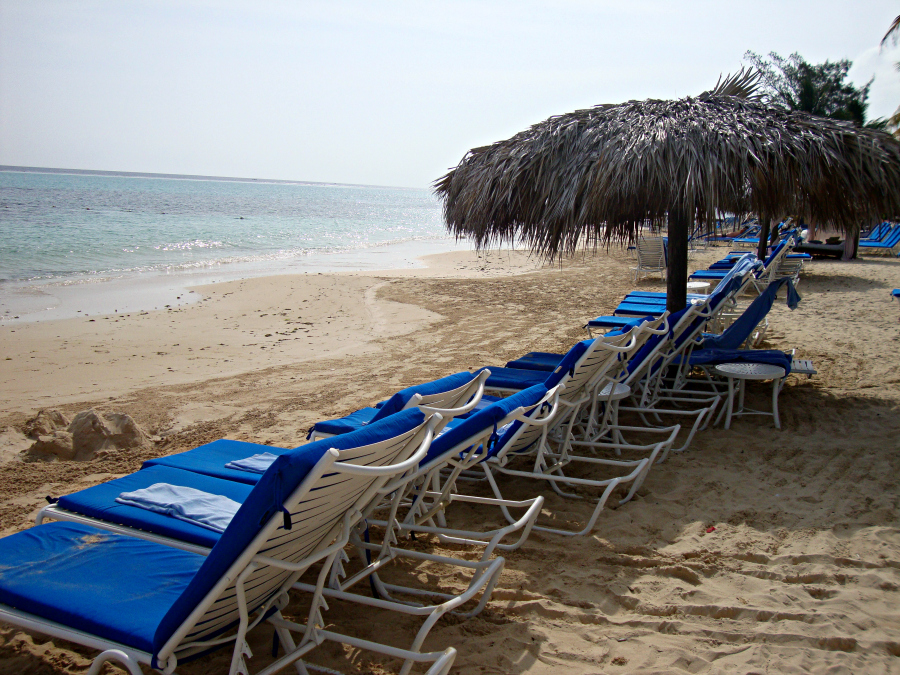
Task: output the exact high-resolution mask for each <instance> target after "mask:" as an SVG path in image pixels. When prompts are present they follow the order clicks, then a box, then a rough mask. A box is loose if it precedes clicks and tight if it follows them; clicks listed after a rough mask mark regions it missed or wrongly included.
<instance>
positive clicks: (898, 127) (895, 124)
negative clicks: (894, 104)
mask: <svg viewBox="0 0 900 675" xmlns="http://www.w3.org/2000/svg"><path fill="white" fill-rule="evenodd" d="M898 31H900V16H898V17H897V18H896V19H894V20H893V21H892V22H891V27H890V28H888V32H887V33H885V34H884V37H883V38H881V46H882V47H884V43H885V42H887V40H888V39H889V38H890V39H891V40H893V42H894V44H897V32H898ZM894 65H895V66H896V67H897V70H900V63H895V64H894ZM887 126H888V127H889V128H890V129H893V131H894V136H896V137H897V138H900V107H898V108H897V110H895V111H894V114H893V115H891V116H890V117H889V118H888V120H887Z"/></svg>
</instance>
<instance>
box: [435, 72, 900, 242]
mask: <svg viewBox="0 0 900 675" xmlns="http://www.w3.org/2000/svg"><path fill="white" fill-rule="evenodd" d="M754 85H755V83H754V82H753V81H752V77H751V79H750V80H748V75H746V74H743V73H739V74H738V76H735V77H732V78H728V79H726V80H725V82H722V81H720V82H719V84H718V85H717V86H716V88H714V89H713V90H711V91H709V92H704V93H703V94H701V95H699V96H697V97H693V98H691V97H688V98H684V99H679V100H672V101H660V100H653V99H649V100H646V101H629V102H627V103H621V104H617V105H598V106H595V107H593V108H589V109H586V110H576V111H575V112H572V113H568V114H565V115H559V116H555V117H551V118H550V119H548V120H545V121H544V122H541V123H539V124H535V125H534V126H532V127H531V128H529V129H526V130H525V131H522V132H521V133H518V134H516V135H515V136H513V137H512V138H510V139H508V140H505V141H499V142H497V143H494V144H493V145H490V146H486V147H481V148H474V149H473V150H470V151H469V152H468V153H467V154H466V156H465V157H464V158H463V159H462V161H461V162H460V163H459V165H458V166H457V167H456V168H455V169H453V170H451V171H450V172H449V173H447V174H446V175H445V176H443V177H442V178H440V179H438V180H437V181H435V184H434V189H435V192H436V194H437V195H438V196H439V197H440V198H441V199H442V200H443V202H444V218H445V220H446V223H447V226H448V228H449V229H450V231H451V232H453V233H454V234H456V235H457V236H458V237H461V236H465V237H469V238H470V239H472V240H473V241H474V243H475V244H476V246H478V247H479V248H484V247H489V246H491V245H493V244H496V243H499V242H502V241H515V240H518V241H521V242H524V243H526V244H528V245H530V246H531V247H532V248H533V249H534V250H536V251H539V252H540V253H542V254H543V255H544V256H546V257H548V258H553V257H555V256H556V255H558V254H564V253H571V252H573V251H574V250H575V249H576V247H577V246H578V245H579V243H593V244H597V243H598V242H601V241H605V242H609V241H610V240H627V239H630V238H632V237H633V236H634V234H635V232H636V230H637V229H638V228H639V227H640V226H641V225H642V224H643V223H646V222H648V221H650V222H663V221H664V220H665V218H666V215H667V213H668V212H670V211H673V210H675V209H678V210H680V211H681V212H682V213H686V214H688V215H689V216H690V217H693V218H694V219H695V220H696V221H697V222H699V223H700V224H701V225H706V224H709V223H710V222H712V221H714V219H715V215H716V212H717V211H719V212H721V211H731V212H736V213H745V212H748V211H753V212H756V213H762V214H766V215H769V216H772V217H778V216H783V215H787V214H795V215H799V216H801V217H804V218H806V219H809V220H812V221H813V222H816V223H817V224H819V225H823V226H829V227H832V228H834V229H838V230H842V231H845V232H853V231H855V230H856V229H858V228H859V227H860V226H862V225H864V224H868V223H869V222H871V221H872V220H874V219H880V218H886V217H894V216H897V215H900V143H898V142H897V141H896V140H895V139H894V138H893V137H892V136H890V135H889V134H887V133H884V132H880V131H876V130H872V129H865V128H859V127H857V126H856V125H855V124H853V123H852V122H845V121H839V120H832V119H828V118H823V117H816V116H813V115H808V114H806V113H799V112H788V111H786V110H783V109H781V108H776V107H773V106H769V105H766V104H764V103H762V102H760V101H759V100H756V98H755V97H754V95H753V92H754V88H755V87H754Z"/></svg>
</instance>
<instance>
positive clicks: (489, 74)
mask: <svg viewBox="0 0 900 675" xmlns="http://www.w3.org/2000/svg"><path fill="white" fill-rule="evenodd" d="M898 14H900V4H898V3H896V2H887V1H881V0H868V1H867V2H865V3H861V2H859V0H852V1H839V0H817V1H816V2H812V1H810V0H803V1H800V0H778V1H775V0H772V1H769V0H754V1H753V2H737V1H730V0H717V1H715V2H706V1H691V0H682V1H681V2H671V1H670V0H659V1H644V0H631V1H626V0H615V1H606V0H595V1H593V2H591V1H588V0H554V1H553V2H550V1H547V2H531V1H529V0H515V1H514V0H496V1H489V0H483V1H482V2H465V1H457V0H442V1H441V2H428V1H426V0H416V1H413V0H396V1H383V2H373V1H371V0H368V1H362V0H360V1H355V0H328V1H324V2H315V1H309V2H307V1H304V0H291V1H284V2H281V1H278V0H268V1H266V2H258V1H247V2H245V1H239V0H206V1H203V0H129V1H128V2H121V1H120V0H93V1H92V0H0V164H4V165H13V166H39V167H54V168H68V169H94V170H106V171H137V172H151V173H175V174H192V175H212V176H232V177H248V178H269V179H285V180H301V181H317V182H339V183H356V184H365V185H391V186H405V187H421V188H426V187H429V186H430V185H431V183H432V182H433V181H434V180H436V179H437V178H439V177H440V176H441V175H443V174H444V173H445V172H446V171H447V170H449V169H451V168H452V167H454V166H455V165H456V164H457V163H458V162H459V161H460V160H461V159H462V158H463V156H464V155H465V153H466V151H467V150H468V149H470V148H473V147H478V146H481V145H486V144H489V143H492V142H494V141H498V140H502V139H504V138H508V137H509V136H512V135H513V134H515V133H517V132H518V131H520V130H522V129H524V128H526V127H527V126H529V125H531V124H534V123H536V122H540V121H542V120H544V119H546V118H547V117H550V116H551V115H556V114H561V113H565V112H569V111H571V110H575V109H578V108H586V107H590V106H592V105H595V104H598V103H618V102H622V101H627V100H632V99H645V98H661V99H665V98H677V97H684V96H688V95H696V94H699V93H701V92H702V91H704V90H706V89H709V88H711V87H712V86H714V85H715V83H716V80H717V79H718V77H719V75H720V74H723V73H725V74H727V73H730V72H735V71H737V70H738V69H739V68H740V67H741V66H742V65H746V62H745V61H743V55H744V53H745V52H746V51H747V50H748V49H749V50H752V51H754V52H757V53H760V54H767V53H769V52H771V51H775V52H778V53H779V54H782V55H785V56H786V55H788V54H791V53H792V52H798V53H799V54H801V55H802V56H803V57H804V58H805V59H806V60H807V61H809V62H811V63H820V62H822V61H825V60H832V61H834V60H838V59H842V58H847V59H850V60H851V61H853V68H852V69H851V71H850V78H849V79H850V80H851V81H852V82H853V83H854V84H856V85H858V86H859V85H862V84H864V83H865V82H867V81H868V80H869V78H871V77H872V76H873V75H874V76H875V81H874V83H873V84H872V88H871V93H870V98H869V101H870V107H869V116H870V117H873V118H874V117H884V116H888V115H890V114H891V113H893V112H894V110H895V109H896V108H897V107H898V105H900V72H898V71H897V70H896V68H895V66H894V64H895V63H896V62H898V61H900V46H896V45H892V44H888V45H887V46H886V47H885V48H884V49H880V47H879V42H880V41H881V38H882V36H883V35H884V33H885V31H886V30H887V29H888V27H889V26H890V23H891V21H892V20H893V19H894V17H896V16H897V15H898Z"/></svg>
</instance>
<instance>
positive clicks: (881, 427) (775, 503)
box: [0, 248, 900, 675]
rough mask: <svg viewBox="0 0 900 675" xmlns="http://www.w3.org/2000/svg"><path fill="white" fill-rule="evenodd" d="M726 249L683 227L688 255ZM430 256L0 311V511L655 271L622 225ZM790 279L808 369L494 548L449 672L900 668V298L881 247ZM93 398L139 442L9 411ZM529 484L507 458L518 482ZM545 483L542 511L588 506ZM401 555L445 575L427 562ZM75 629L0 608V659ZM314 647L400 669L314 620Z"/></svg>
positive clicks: (513, 327)
mask: <svg viewBox="0 0 900 675" xmlns="http://www.w3.org/2000/svg"><path fill="white" fill-rule="evenodd" d="M725 251H727V249H726V248H718V249H716V248H713V249H709V250H706V251H700V252H698V253H697V254H696V255H695V256H694V258H693V259H692V261H691V268H692V269H696V268H700V267H705V266H706V265H707V264H708V263H710V262H712V261H714V260H716V259H718V258H720V257H721V256H722V254H723V252H725ZM426 262H427V264H428V267H427V268H425V269H406V270H401V271H385V272H365V273H341V274H309V275H291V276H269V277H260V278H253V279H245V280H237V281H230V282H223V283H218V284H213V285H209V286H203V287H197V288H194V289H193V290H194V291H195V292H196V293H198V294H200V295H202V297H203V299H202V300H201V301H199V302H196V303H194V304H191V305H185V306H179V307H171V308H167V309H162V310H158V311H140V312H129V313H121V314H120V313H114V314H112V315H105V316H101V315H96V316H95V315H94V314H91V316H89V317H85V318H77V319H66V320H60V321H46V322H40V323H19V324H10V325H3V326H0V336H2V337H0V400H2V405H0V490H2V494H0V532H2V534H9V533H12V532H15V531H19V530H22V529H25V528H27V527H29V526H30V525H31V523H32V522H33V518H34V516H35V514H36V512H37V511H38V509H39V508H40V507H41V506H43V505H44V504H45V503H46V502H45V496H47V495H60V494H65V493H68V492H73V491H75V490H78V489H82V488H85V487H88V486H90V485H94V484H96V483H99V482H102V481H106V480H109V479H111V478H114V477H118V476H121V475H123V474H126V473H130V472H132V471H135V470H138V469H139V468H140V465H141V463H142V462H143V461H144V460H145V459H147V458H149V457H152V456H158V455H164V454H171V453H175V452H180V451H183V450H186V449H189V448H192V447H195V446H197V445H199V444H201V443H204V442H208V441H211V440H214V439H217V438H223V437H225V438H232V439H239V440H249V441H253V442H257V443H270V444H274V445H279V446H285V447H292V446H296V445H299V444H300V443H301V442H303V440H304V438H305V435H306V431H307V429H308V428H309V427H310V426H311V425H312V424H313V423H314V422H316V421H319V420H323V419H329V418H333V417H338V416H341V415H345V414H347V413H349V412H351V411H353V410H356V409H358V408H360V407H363V406H366V405H370V404H372V403H373V402H375V401H378V400H381V399H383V398H386V397H387V396H389V395H390V394H391V393H393V392H394V391H396V390H398V389H400V388H402V387H406V386H409V385H412V384H415V383H418V382H423V381H427V380H432V379H435V378H438V377H441V376H444V375H447V374H450V373H453V372H457V371H460V370H466V369H474V368H478V367H481V366H490V365H503V364H504V363H505V362H506V361H507V360H510V359H514V358H516V357H518V356H521V355H522V354H524V353H526V352H528V351H555V352H561V351H565V350H566V349H568V347H569V346H571V344H572V343H574V342H575V341H577V340H579V339H583V338H584V337H586V335H587V334H586V332H585V331H584V330H583V328H582V326H583V325H584V323H585V321H586V320H588V319H590V318H592V317H594V316H597V315H600V314H606V313H609V312H610V311H611V310H612V309H613V308H614V307H615V305H616V304H617V303H618V302H619V300H620V299H621V297H622V296H623V295H625V293H627V292H628V291H630V290H632V289H633V288H635V287H636V286H638V287H639V288H641V289H644V290H664V285H663V283H661V282H660V281H659V280H658V279H656V280H653V279H649V280H643V281H642V282H640V284H637V285H636V284H634V283H633V282H632V276H631V272H630V271H629V266H630V265H631V264H633V261H632V260H631V259H629V258H628V257H627V256H626V255H625V254H624V252H623V251H621V250H619V249H613V250H611V251H610V252H608V253H607V252H606V251H599V252H597V253H588V254H586V255H584V256H579V257H576V258H573V259H568V260H565V261H563V262H562V263H559V264H556V265H553V266H544V265H541V264H540V263H539V261H536V260H535V259H533V258H531V257H529V256H528V255H527V254H525V253H522V252H519V251H492V252H488V253H485V254H475V253H470V252H456V253H445V254H441V255H439V256H433V257H430V258H428V259H427V261H426ZM801 279H802V281H801V284H800V286H799V288H798V291H799V292H800V295H801V296H802V297H803V301H802V302H801V303H800V306H799V307H798V308H797V309H796V310H795V311H793V312H791V311H790V310H789V309H788V308H787V307H786V306H785V304H784V303H783V301H779V302H778V303H776V305H775V307H774V308H773V309H772V311H771V313H770V315H769V329H768V332H767V333H766V338H765V342H764V345H763V346H764V347H765V348H777V349H783V350H790V349H796V350H797V356H798V357H800V358H807V359H811V360H812V361H813V363H814V365H815V367H816V368H817V370H818V374H817V375H815V376H814V377H813V378H812V379H806V378H805V377H804V378H802V379H801V378H798V377H796V376H793V377H790V378H789V380H788V383H787V385H786V387H785V389H784V390H783V392H782V394H781V398H780V407H781V420H782V427H783V428H782V429H781V430H776V429H775V428H774V427H773V425H772V423H771V419H770V418H758V417H743V418H737V419H736V421H735V422H734V423H733V425H732V428H731V429H730V430H727V431H726V430H724V429H722V428H721V427H715V428H710V429H708V430H707V431H705V432H703V433H701V434H699V435H698V437H697V438H696V440H695V441H694V443H693V445H692V447H691V448H690V449H689V450H688V451H687V452H685V453H683V454H678V455H674V456H670V458H669V459H668V460H667V461H666V462H665V463H664V464H661V465H659V466H656V467H654V469H653V470H652V471H651V473H650V475H649V477H648V479H647V481H646V483H645V484H644V486H643V487H642V488H641V489H640V491H639V492H638V494H637V496H636V497H635V499H634V500H632V501H631V502H629V503H627V504H625V505H624V506H621V507H619V508H615V509H614V508H609V509H607V510H606V511H605V512H604V513H603V514H601V516H600V519H599V522H598V525H597V527H596V529H595V530H594V532H593V534H592V535H591V536H585V537H579V538H561V537H555V536H552V535H547V534H543V533H533V534H532V535H531V537H530V538H529V540H528V541H527V542H526V544H525V545H524V546H523V547H522V548H521V549H520V550H518V551H514V552H511V553H509V554H508V555H506V556H505V557H506V558H507V562H506V568H505V570H504V572H503V575H502V577H501V580H500V584H499V586H498V588H497V590H496V591H495V592H494V595H493V599H492V601H491V603H490V604H489V606H488V608H487V609H486V610H485V611H484V612H483V613H482V614H481V615H479V616H478V617H476V618H474V619H470V620H465V621H464V620H460V619H458V618H455V617H452V616H451V617H445V618H444V619H442V620H441V621H440V622H439V623H438V624H437V626H436V627H435V628H434V629H433V630H432V632H431V634H430V636H429V638H428V640H427V642H426V647H427V648H428V649H443V648H445V647H447V646H454V647H456V648H457V649H458V651H459V655H458V657H457V659H456V663H455V666H454V671H453V672H459V673H466V674H474V673H535V674H541V673H556V672H560V669H565V672H570V673H585V674H588V673H592V674H596V673H626V672H627V673H631V672H641V673H670V672H686V673H688V672H689V673H719V672H735V673H794V672H796V673H801V672H834V673H839V672H848V673H849V672H855V673H860V672H900V614H898V612H897V610H896V607H897V604H898V602H900V521H898V509H900V415H898V412H900V370H898V363H900V359H898V356H897V354H898V349H900V322H898V316H900V311H898V307H897V303H896V302H894V301H893V300H892V299H891V297H890V290H891V289H892V288H896V287H900V260H898V259H897V258H888V257H882V256H872V255H866V256H863V257H862V258H861V259H860V260H856V261H851V262H846V263H843V262H837V261H834V262H832V261H815V262H812V263H810V264H808V265H807V266H806V267H805V268H804V272H803V275H802V278H801ZM746 301H747V300H746V299H745V302H746ZM767 391H768V389H767V388H765V389H764V388H760V389H758V391H751V392H750V397H751V403H754V402H758V403H760V405H765V402H764V400H763V399H764V398H765V396H766V392H767ZM90 408H94V409H96V410H98V411H101V412H117V413H127V414H128V415H130V416H132V417H133V418H134V420H135V421H136V422H137V423H138V424H139V425H140V426H141V427H142V428H143V429H144V430H145V431H146V432H147V433H148V434H149V435H150V436H151V438H152V441H153V442H152V447H151V448H149V449H142V450H122V451H119V452H114V453H103V454H101V455H99V456H97V457H96V458H94V459H92V460H90V461H86V462H64V461H58V462H52V463H48V462H26V461H23V459H22V456H21V454H20V453H21V452H22V451H23V450H25V449H26V448H27V447H29V446H30V445H31V443H32V441H31V440H30V439H27V438H26V437H25V435H24V434H23V430H24V426H25V423H26V421H27V420H28V419H29V418H32V417H33V416H34V415H35V414H36V413H37V412H38V411H39V410H41V409H58V410H60V411H62V412H63V413H64V414H66V415H67V416H68V417H69V418H71V417H72V416H73V415H74V414H75V413H77V412H79V411H83V410H87V409H90ZM542 490H543V486H542V485H538V484H537V483H534V482H526V481H524V480H522V481H514V480H511V482H510V496H512V497H515V498H526V497H528V496H533V495H534V494H536V493H537V492H538V491H542ZM541 494H544V496H545V498H546V502H545V505H544V512H545V515H546V517H547V518H549V519H553V520H557V521H558V522H560V523H565V522H569V521H574V520H578V519H583V518H585V516H586V514H587V513H589V511H590V509H589V507H588V504H586V503H582V502H578V501H572V500H565V499H562V498H560V497H557V496H555V495H553V494H552V493H551V492H549V491H542V492H541ZM458 517H459V518H460V522H461V523H463V524H465V523H466V521H467V519H468V520H469V521H470V522H473V523H474V522H476V521H478V520H479V519H483V518H484V514H483V513H481V512H476V511H472V512H471V513H470V512H467V511H465V509H462V511H461V512H460V514H459V515H458ZM711 528H714V529H711ZM437 548H438V549H439V550H440V547H437ZM448 550H449V549H448ZM453 552H454V554H455V555H472V554H470V553H466V552H465V551H464V550H462V549H458V550H454V551H453ZM398 567H399V569H398V570H396V573H397V574H400V575H403V574H407V575H413V576H416V575H418V576H420V577H422V578H426V577H427V578H428V580H429V583H431V584H433V585H436V586H439V587H447V588H454V589H458V588H461V584H462V581H461V580H460V579H458V578H457V577H456V576H454V574H452V573H448V572H446V571H445V570H442V569H441V568H439V567H437V566H431V565H427V566H420V567H418V568H414V567H404V566H402V565H401V566H398ZM296 605H297V606H296V607H293V605H292V609H294V610H295V611H297V613H298V614H297V615H298V616H301V615H302V614H301V612H302V608H303V604H302V599H300V600H297V601H296ZM326 619H327V620H328V621H329V622H333V624H334V627H335V629H336V630H339V631H341V632H347V633H352V634H355V635H359V636H361V637H377V638H378V639H379V640H384V641H394V643H396V644H402V643H404V642H405V641H407V642H408V640H410V639H411V638H412V636H413V634H414V629H415V628H417V626H418V623H416V622H415V621H413V620H411V619H409V620H408V619H405V618H402V619H397V618H396V617H389V616H386V615H384V616H382V615H380V614H379V613H378V612H373V611H371V610H367V611H366V612H363V613H361V612H359V611H358V610H357V609H356V608H354V607H352V606H349V605H348V606H344V605H342V604H341V603H334V605H333V607H332V609H331V610H330V611H329V612H328V614H327V615H326ZM270 645H271V632H270V630H269V629H267V628H262V629H260V630H258V631H256V632H255V633H254V634H253V635H252V640H251V647H252V648H253V651H254V653H255V654H256V655H257V657H256V658H255V659H254V660H253V661H252V666H253V667H254V668H259V667H260V666H261V665H262V664H265V663H267V658H268V656H267V654H268V652H269V649H270ZM94 654H95V653H94V652H91V651H90V650H87V649H84V648H82V647H79V646H77V645H73V644H71V643H67V642H65V641H62V640H56V639H52V640H51V639H49V638H46V637H43V636H39V635H30V634H27V633H25V632H23V631H20V630H17V629H11V628H5V627H4V628H0V674H10V675H11V674H13V673H30V674H31V673H33V674H41V675H43V674H49V673H69V674H73V675H74V674H76V673H83V672H85V670H86V669H87V667H88V665H89V662H90V658H92V657H93V656H94ZM229 658H230V650H220V651H219V652H217V653H215V654H212V655H209V656H205V657H203V658H201V659H199V660H197V661H195V662H192V663H189V664H186V665H185V666H183V667H182V668H180V669H179V671H178V672H180V673H185V674H192V675H213V674H214V673H220V672H225V671H227V663H228V660H229ZM308 661H309V663H311V664H315V665H318V666H322V667H325V668H330V669H336V670H339V671H341V672H346V673H382V672H395V671H396V663H393V662H391V661H390V660H389V659H386V658H382V657H380V656H377V655H374V654H371V653H367V652H358V651H356V650H350V649H343V648H341V647H339V646H335V645H330V644H329V645H325V646H323V647H322V648H319V649H316V650H315V651H313V652H312V653H311V654H310V655H309V658H308ZM108 672H118V671H115V670H113V669H110V670H109V671H108ZM148 672H149V671H148Z"/></svg>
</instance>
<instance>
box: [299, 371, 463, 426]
mask: <svg viewBox="0 0 900 675" xmlns="http://www.w3.org/2000/svg"><path fill="white" fill-rule="evenodd" d="M472 378H473V375H472V373H470V372H469V371H467V370H463V371H460V372H458V373H454V374H453V375H448V376H447V377H442V378H439V379H437V380H432V381H431V382H424V383H422V384H416V385H413V386H412V387H407V388H406V389H401V390H400V391H398V392H397V393H396V394H394V395H393V396H391V397H390V398H389V399H387V400H385V401H380V402H379V403H376V404H375V407H374V408H362V409H360V410H357V411H355V412H352V413H350V414H349V415H347V416H345V417H341V418H338V419H333V420H325V421H323V422H316V424H315V425H313V428H312V429H310V435H312V433H313V432H314V431H318V432H319V433H323V434H331V435H334V436H337V435H339V434H346V433H348V432H350V431H353V430H355V429H359V428H360V427H363V426H366V425H367V424H372V423H373V422H377V421H378V420H381V419H384V418H385V417H388V416H390V415H393V414H395V413H398V412H400V411H401V410H403V409H404V408H406V406H407V405H408V404H409V402H410V400H411V399H412V397H413V396H415V395H416V394H419V395H421V396H430V395H432V394H442V393H444V392H446V391H453V390H454V389H459V388H460V387H463V386H465V385H467V384H468V383H469V382H471V381H472Z"/></svg>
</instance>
